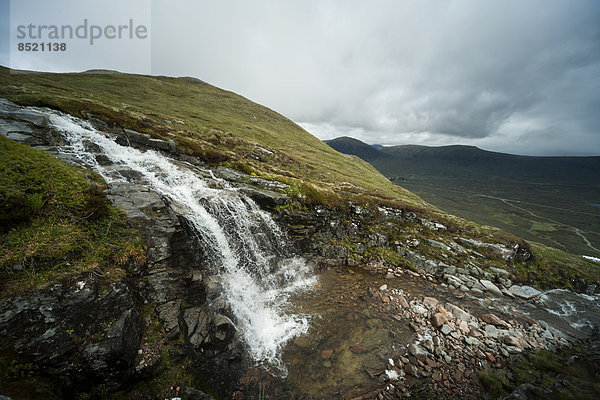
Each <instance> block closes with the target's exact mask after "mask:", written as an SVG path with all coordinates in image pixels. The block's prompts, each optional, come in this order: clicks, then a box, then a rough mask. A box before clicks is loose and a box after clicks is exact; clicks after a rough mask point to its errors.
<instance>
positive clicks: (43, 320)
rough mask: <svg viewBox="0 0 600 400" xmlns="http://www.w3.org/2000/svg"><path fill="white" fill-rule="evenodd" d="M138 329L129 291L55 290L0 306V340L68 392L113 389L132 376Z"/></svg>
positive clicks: (118, 287)
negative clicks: (99, 387) (95, 386)
mask: <svg viewBox="0 0 600 400" xmlns="http://www.w3.org/2000/svg"><path fill="white" fill-rule="evenodd" d="M142 332H143V323H142V320H141V318H140V315H139V313H138V311H137V309H136V307H135V305H134V303H133V298H132V295H131V292H130V290H129V289H128V287H127V286H126V285H125V284H123V283H115V284H113V285H111V286H110V287H109V288H108V289H107V291H106V292H104V291H103V290H101V289H100V288H99V287H98V286H97V285H96V284H95V283H94V281H87V282H80V283H78V286H77V285H69V284H62V285H54V286H52V287H51V288H49V289H45V290H41V291H38V292H34V293H30V294H23V295H19V296H16V297H15V298H8V299H5V300H4V301H2V303H0V337H1V338H2V342H3V343H4V344H5V345H6V346H8V347H9V348H11V349H12V350H13V351H14V352H15V354H17V356H18V357H24V358H26V359H29V360H33V361H34V362H35V363H36V364H37V365H39V366H40V367H41V368H43V369H44V372H45V373H46V374H48V375H50V376H53V377H54V378H55V379H56V380H57V382H62V384H63V385H64V387H65V388H68V390H75V389H77V388H79V389H85V388H86V386H89V385H90V384H92V383H93V382H96V383H106V384H109V386H110V385H112V386H118V385H120V384H121V383H122V382H124V381H125V380H126V379H127V377H128V376H130V375H131V374H132V373H133V363H134V360H135V357H136V354H137V349H138V348H139V345H140V340H141V337H142Z"/></svg>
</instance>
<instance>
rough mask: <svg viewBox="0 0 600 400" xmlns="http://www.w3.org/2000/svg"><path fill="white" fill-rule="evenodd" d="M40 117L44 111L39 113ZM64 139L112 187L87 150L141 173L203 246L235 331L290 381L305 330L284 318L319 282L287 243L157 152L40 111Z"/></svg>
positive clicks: (222, 192)
mask: <svg viewBox="0 0 600 400" xmlns="http://www.w3.org/2000/svg"><path fill="white" fill-rule="evenodd" d="M38 111H41V110H39V109H38ZM43 112H45V113H46V114H48V115H49V118H50V120H51V123H52V125H53V126H54V128H55V129H56V130H58V131H59V132H61V134H62V135H63V136H64V138H65V140H66V141H67V142H68V143H69V147H68V148H66V149H65V150H64V151H67V152H69V153H72V154H73V155H74V156H76V157H77V158H79V159H80V160H81V161H82V162H83V163H84V164H86V165H87V166H89V167H91V168H92V169H94V170H96V171H97V172H98V173H99V174H100V175H102V176H103V177H104V179H105V180H106V181H107V182H108V183H109V184H110V183H111V182H114V181H125V180H126V178H125V177H123V176H121V175H119V174H118V173H117V172H115V168H112V167H110V166H109V167H106V166H103V165H100V164H99V163H98V162H97V161H96V158H95V155H94V154H92V153H90V152H89V151H87V150H86V148H87V147H89V144H88V143H87V142H91V143H93V144H94V145H96V146H97V147H98V148H100V149H101V153H102V154H104V155H105V156H106V157H108V158H109V159H110V160H111V161H112V162H113V163H114V164H116V165H120V166H124V167H127V168H129V169H132V170H135V171H137V172H138V173H139V174H141V176H142V177H143V180H144V181H146V182H147V183H148V186H149V187H151V188H152V189H154V190H156V191H157V192H159V193H161V194H162V195H164V196H166V197H167V198H169V199H170V200H171V201H173V202H175V203H176V204H178V205H179V206H180V208H182V209H184V210H186V211H184V217H185V218H186V219H187V220H188V221H189V222H190V223H191V225H192V226H193V227H194V228H195V229H196V230H197V232H198V233H199V234H200V235H201V237H202V238H203V240H204V241H206V242H207V244H208V245H207V246H206V248H207V249H208V250H209V251H210V252H211V254H210V255H209V257H210V260H211V263H212V264H214V271H215V273H216V274H217V275H218V276H219V277H220V280H221V284H222V286H223V288H224V291H225V295H226V298H227V300H228V302H229V304H230V306H231V309H232V312H233V314H234V316H235V318H236V321H235V324H236V328H237V329H238V330H239V331H240V332H241V334H242V336H243V338H244V339H245V342H246V344H247V345H248V349H249V352H250V354H251V356H252V357H253V358H254V360H256V362H257V363H263V364H265V365H266V366H267V367H268V368H269V369H270V370H272V371H273V372H275V373H277V374H280V375H285V374H286V369H285V367H284V366H283V364H282V362H281V358H280V355H279V353H280V350H281V348H282V346H283V345H284V344H285V343H286V342H287V341H289V340H290V339H291V338H293V337H295V336H297V335H299V334H302V333H305V332H306V331H307V330H308V320H307V318H306V317H305V316H302V315H294V314H290V313H286V312H285V309H286V306H287V303H288V299H289V296H290V294H291V293H293V292H294V291H297V290H300V289H304V288H309V287H311V286H312V285H313V284H314V282H315V278H314V275H312V274H311V271H310V270H309V268H308V267H307V266H306V265H305V263H304V261H303V259H301V258H298V257H291V258H290V252H289V248H288V246H287V241H286V238H285V235H284V234H283V233H282V232H281V230H280V229H279V228H278V226H277V225H276V224H275V222H274V221H273V220H272V218H271V217H270V216H269V214H267V213H266V212H264V211H262V210H261V209H260V208H259V207H258V206H257V205H256V203H255V202H254V201H252V200H251V199H250V198H248V197H247V196H244V195H242V194H241V193H239V192H238V191H237V190H236V189H235V188H232V187H230V186H229V185H227V183H226V182H225V181H222V180H219V184H220V186H221V188H218V189H217V188H212V187H209V185H207V182H206V181H205V180H203V178H201V177H200V176H199V174H197V173H195V172H194V171H193V169H192V168H191V166H190V168H188V167H187V166H186V165H183V164H182V163H176V162H174V161H173V160H172V159H169V158H168V157H165V156H164V155H162V154H160V153H158V152H156V151H152V150H149V151H145V152H142V151H140V150H137V149H135V148H132V147H126V146H121V145H119V144H118V143H116V142H115V141H114V140H113V139H111V138H109V137H106V136H105V135H104V134H102V133H100V132H98V131H97V130H96V129H94V128H93V127H92V126H91V125H90V124H89V123H88V122H86V121H83V120H79V119H76V118H74V117H71V116H69V115H66V114H62V113H58V112H53V111H48V110H43Z"/></svg>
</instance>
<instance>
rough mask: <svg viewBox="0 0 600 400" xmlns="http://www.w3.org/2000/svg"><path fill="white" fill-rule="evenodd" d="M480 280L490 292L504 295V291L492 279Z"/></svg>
mask: <svg viewBox="0 0 600 400" xmlns="http://www.w3.org/2000/svg"><path fill="white" fill-rule="evenodd" d="M479 282H481V284H482V285H483V287H484V288H485V290H487V291H488V292H490V293H493V294H495V295H497V296H502V291H501V290H500V289H498V286H496V285H494V284H493V283H492V282H491V281H489V280H487V279H480V280H479Z"/></svg>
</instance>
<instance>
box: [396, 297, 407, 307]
mask: <svg viewBox="0 0 600 400" xmlns="http://www.w3.org/2000/svg"><path fill="white" fill-rule="evenodd" d="M398 304H399V305H400V307H402V308H408V302H407V301H406V299H405V298H404V296H399V297H398Z"/></svg>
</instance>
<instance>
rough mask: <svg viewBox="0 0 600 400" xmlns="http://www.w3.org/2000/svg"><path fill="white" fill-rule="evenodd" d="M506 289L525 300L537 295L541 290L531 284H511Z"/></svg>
mask: <svg viewBox="0 0 600 400" xmlns="http://www.w3.org/2000/svg"><path fill="white" fill-rule="evenodd" d="M508 291H509V292H510V293H511V294H513V295H514V296H517V297H520V298H522V299H525V300H529V299H531V298H533V297H535V296H539V295H540V294H541V293H542V292H540V291H539V290H537V289H535V288H532V287H531V286H519V285H512V286H511V287H510V288H509V289H508Z"/></svg>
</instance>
